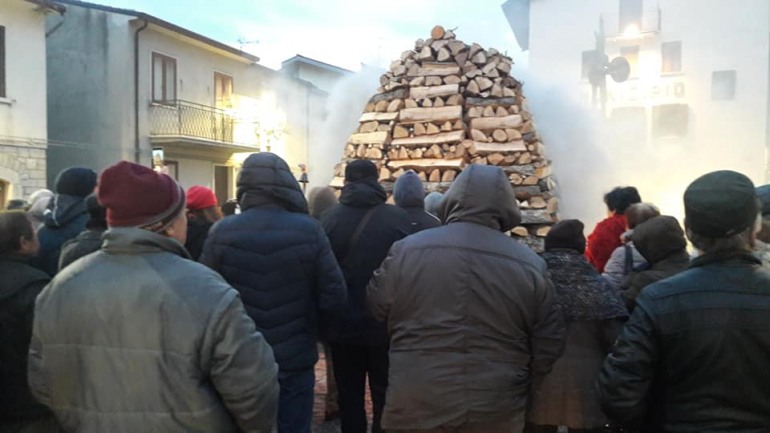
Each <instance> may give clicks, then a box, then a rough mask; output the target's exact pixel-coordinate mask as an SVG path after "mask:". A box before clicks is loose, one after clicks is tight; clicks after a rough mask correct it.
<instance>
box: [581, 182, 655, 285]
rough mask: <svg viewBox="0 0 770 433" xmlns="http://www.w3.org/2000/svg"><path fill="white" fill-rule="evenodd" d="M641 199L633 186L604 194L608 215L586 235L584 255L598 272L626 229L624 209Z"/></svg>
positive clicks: (600, 271)
mask: <svg viewBox="0 0 770 433" xmlns="http://www.w3.org/2000/svg"><path fill="white" fill-rule="evenodd" d="M641 201H642V199H641V197H639V191H637V190H636V188H634V187H633V186H626V187H616V188H615V189H613V190H612V191H610V192H608V193H607V194H605V195H604V203H605V204H606V205H607V213H608V216H607V218H605V219H604V220H602V221H600V222H599V223H598V224H597V225H596V228H594V231H593V232H592V233H591V234H590V235H588V242H587V244H586V257H588V261H589V262H590V263H591V264H592V265H594V267H595V268H596V269H597V270H598V271H599V273H602V272H604V265H605V264H606V263H607V260H609V258H610V255H611V254H612V252H613V251H615V248H617V247H619V246H620V245H621V240H620V235H622V234H623V232H625V231H626V216H625V212H626V209H628V207H629V206H631V205H632V204H634V203H641Z"/></svg>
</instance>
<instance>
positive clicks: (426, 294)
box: [369, 165, 564, 430]
mask: <svg viewBox="0 0 770 433" xmlns="http://www.w3.org/2000/svg"><path fill="white" fill-rule="evenodd" d="M442 219H443V220H445V221H446V222H447V225H446V226H444V227H439V228H435V229H430V230H425V231H422V232H420V233H416V234H414V235H411V236H409V237H407V238H406V239H404V240H403V241H400V242H397V243H396V244H395V245H393V248H392V249H391V251H390V253H389V254H388V258H387V259H386V260H385V262H384V263H383V264H382V267H381V268H380V269H378V270H377V272H376V273H375V276H374V278H372V281H371V283H370V285H369V305H370V307H371V310H372V312H373V314H374V316H375V317H376V318H378V319H380V320H386V321H387V325H388V331H389V333H390V372H389V377H388V392H387V398H386V403H385V412H384V414H383V418H382V424H383V427H385V428H386V429H394V430H402V429H403V430H411V429H419V430H429V429H433V428H436V427H457V426H461V425H465V424H471V425H472V424H479V423H485V422H495V421H506V420H509V419H511V418H512V417H514V416H516V415H517V414H518V415H522V414H523V412H524V411H525V410H526V407H527V400H528V393H529V391H530V385H531V380H532V378H533V376H540V377H542V375H544V374H546V373H548V372H549V371H550V370H551V366H552V364H553V363H554V361H556V359H557V358H558V357H559V355H560V354H561V351H562V348H563V337H564V329H563V326H562V325H563V323H562V321H561V318H560V314H559V309H558V306H557V304H556V302H555V294H554V289H553V286H552V284H551V282H550V281H549V280H548V277H547V276H546V275H547V270H546V264H545V262H544V261H543V260H542V259H541V258H540V257H538V256H537V255H536V254H535V253H534V252H532V250H530V249H529V248H527V247H526V246H524V245H522V244H520V243H518V242H516V241H515V240H514V239H512V238H510V237H509V236H506V235H505V234H503V233H501V232H504V231H507V230H510V229H511V228H513V227H514V226H516V225H517V224H518V223H519V221H520V220H521V217H520V215H519V211H518V208H517V205H516V199H515V197H514V194H513V188H511V185H510V182H509V180H508V178H507V177H506V176H505V174H504V173H503V171H502V170H500V169H499V168H496V167H488V166H477V165H472V166H469V167H468V168H466V169H465V171H463V173H462V174H460V176H459V177H458V178H457V180H455V182H454V184H453V185H452V187H451V188H450V189H449V191H448V192H447V194H446V198H445V199H444V201H443V209H442Z"/></svg>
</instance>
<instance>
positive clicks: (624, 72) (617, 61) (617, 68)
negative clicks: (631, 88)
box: [607, 57, 631, 83]
mask: <svg viewBox="0 0 770 433" xmlns="http://www.w3.org/2000/svg"><path fill="white" fill-rule="evenodd" d="M607 73H608V74H610V77H612V80H613V81H615V82H616V83H622V82H624V81H626V80H627V79H628V76H629V75H631V65H630V64H629V63H628V60H626V59H625V57H615V58H614V59H612V61H611V62H610V65H609V67H608V68H607Z"/></svg>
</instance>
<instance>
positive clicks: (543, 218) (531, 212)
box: [521, 209, 554, 224]
mask: <svg viewBox="0 0 770 433" xmlns="http://www.w3.org/2000/svg"><path fill="white" fill-rule="evenodd" d="M553 222H554V221H553V218H551V213H550V212H548V210H546V209H522V210H521V223H522V224H553Z"/></svg>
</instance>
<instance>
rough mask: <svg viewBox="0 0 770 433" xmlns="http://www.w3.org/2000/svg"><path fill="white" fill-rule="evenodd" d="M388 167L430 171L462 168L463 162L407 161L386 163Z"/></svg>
mask: <svg viewBox="0 0 770 433" xmlns="http://www.w3.org/2000/svg"><path fill="white" fill-rule="evenodd" d="M387 165H388V167H390V168H391V169H397V170H398V169H408V168H416V169H432V168H439V169H441V168H453V169H459V168H462V167H463V165H464V162H463V160H462V159H460V158H458V159H407V160H404V161H388V164H387Z"/></svg>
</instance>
